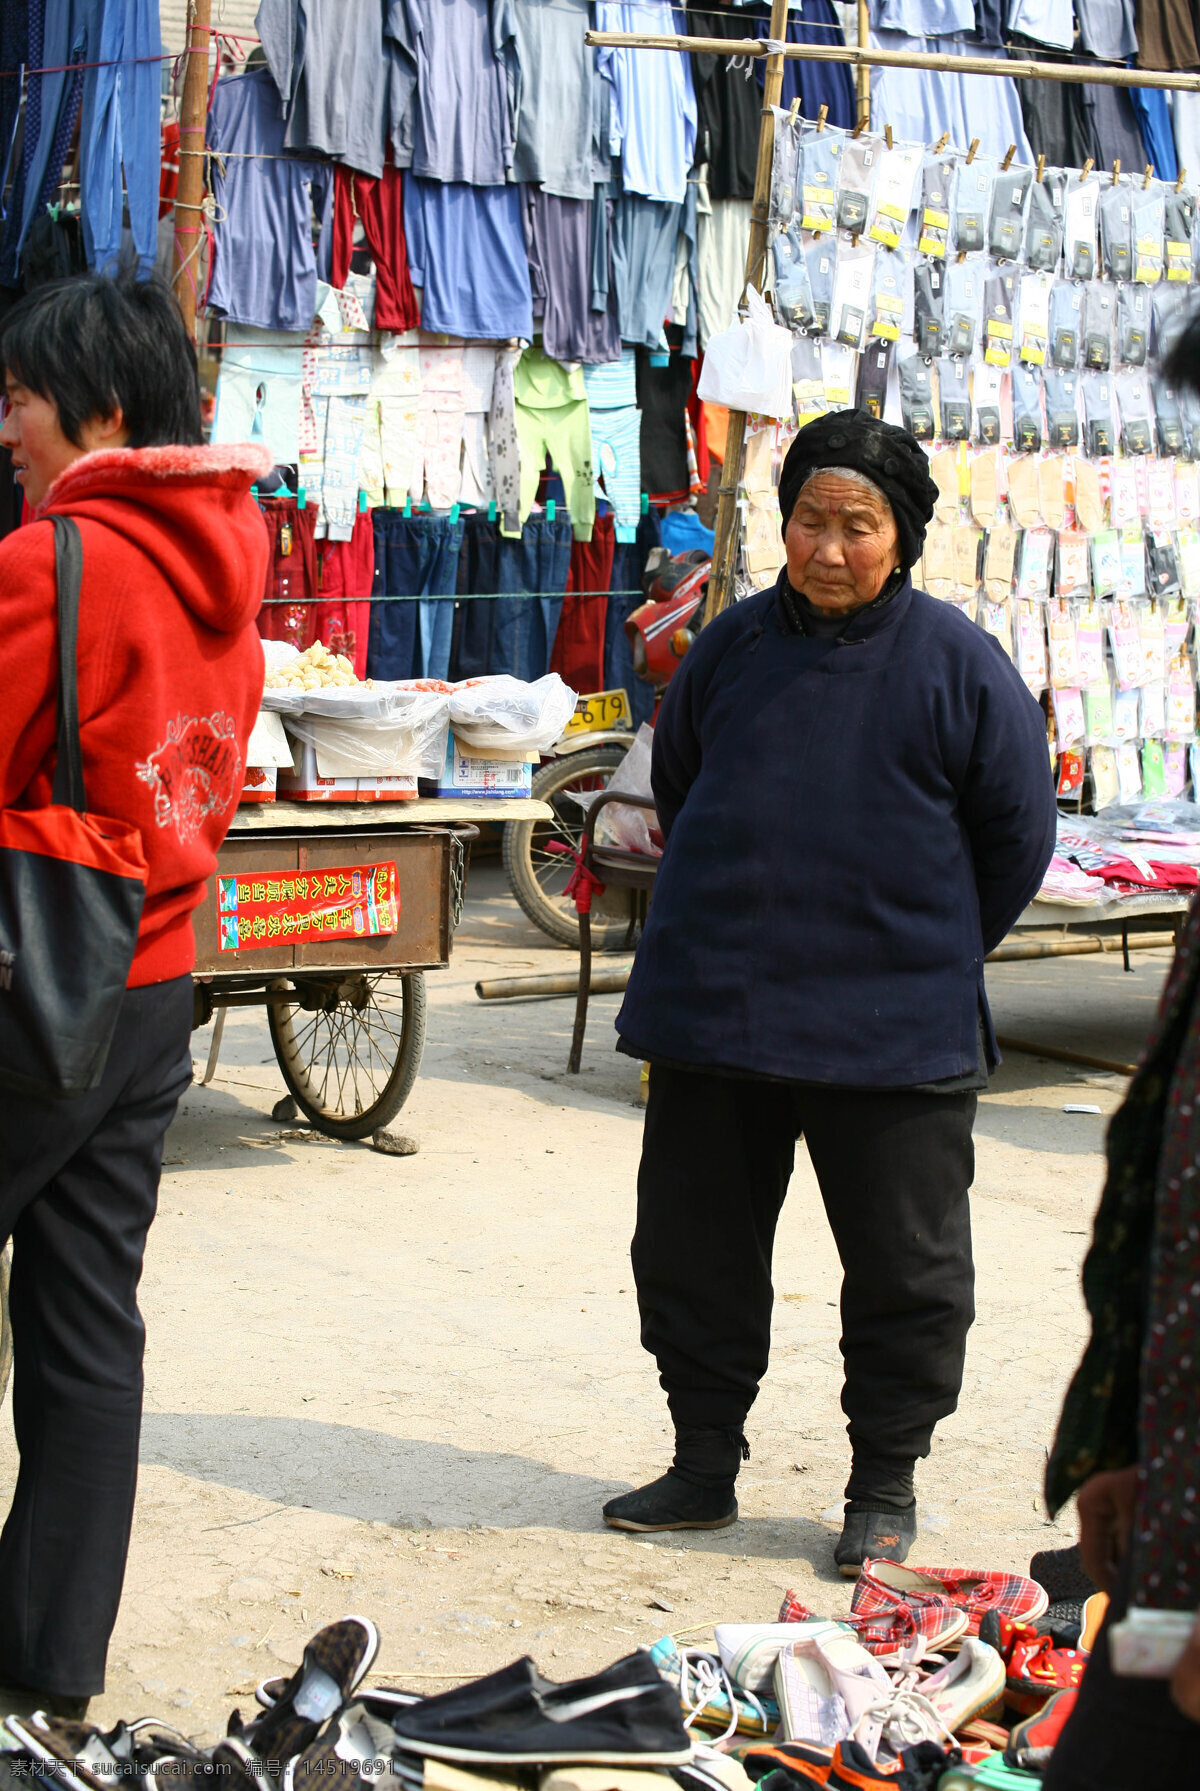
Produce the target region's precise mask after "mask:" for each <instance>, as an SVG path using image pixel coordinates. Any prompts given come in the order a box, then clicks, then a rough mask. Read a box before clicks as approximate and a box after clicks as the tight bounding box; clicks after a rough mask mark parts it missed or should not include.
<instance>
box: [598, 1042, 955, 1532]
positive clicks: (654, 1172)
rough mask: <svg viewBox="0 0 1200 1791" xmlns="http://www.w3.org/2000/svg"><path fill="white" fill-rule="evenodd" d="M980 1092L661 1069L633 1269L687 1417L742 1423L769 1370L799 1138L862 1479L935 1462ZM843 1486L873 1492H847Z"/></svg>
mask: <svg viewBox="0 0 1200 1791" xmlns="http://www.w3.org/2000/svg"><path fill="white" fill-rule="evenodd" d="M975 1104H976V1097H975V1095H974V1094H972V1093H965V1094H917V1093H914V1092H910V1091H908V1090H903V1089H902V1090H897V1091H885V1092H874V1091H869V1090H855V1089H847V1088H813V1087H807V1088H806V1087H801V1086H799V1085H797V1084H789V1083H782V1082H768V1081H763V1080H759V1079H755V1078H751V1077H744V1078H743V1077H734V1076H725V1075H719V1074H717V1075H713V1074H708V1073H706V1072H702V1071H690V1070H676V1069H669V1068H666V1067H665V1066H663V1065H660V1064H654V1065H652V1067H651V1071H650V1094H649V1100H648V1102H647V1106H646V1126H645V1134H644V1139H643V1144H642V1161H641V1168H640V1171H639V1174H638V1210H637V1230H636V1232H635V1234H634V1239H633V1251H632V1256H633V1272H634V1277H635V1279H636V1282H637V1292H638V1308H639V1311H640V1314H641V1325H642V1344H643V1347H644V1348H645V1349H647V1350H648V1351H649V1352H650V1354H651V1355H652V1356H654V1358H655V1359H656V1361H657V1362H658V1367H659V1374H660V1378H661V1382H662V1386H663V1388H664V1390H665V1392H666V1394H667V1398H668V1403H669V1405H670V1408H671V1415H672V1417H673V1419H674V1420H675V1423H676V1424H677V1425H680V1424H682V1425H704V1426H714V1427H718V1428H722V1429H737V1430H740V1429H741V1428H742V1425H743V1424H744V1422H745V1418H746V1414H747V1413H748V1412H749V1410H750V1407H751V1406H752V1405H753V1403H754V1399H755V1396H756V1395H757V1393H758V1387H759V1382H760V1381H761V1380H762V1377H763V1375H764V1374H765V1373H766V1369H767V1358H768V1354H769V1350H770V1341H771V1306H772V1299H773V1292H772V1286H771V1251H772V1246H773V1243H774V1239H775V1226H776V1222H777V1220H778V1218H779V1212H780V1208H781V1207H782V1205H783V1201H784V1196H785V1195H786V1193H787V1188H788V1182H789V1180H790V1178H791V1174H792V1167H793V1162H794V1158H795V1147H796V1141H797V1139H798V1138H799V1137H800V1136H801V1135H803V1137H804V1139H805V1141H806V1143H807V1145H808V1154H809V1158H810V1160H811V1162H812V1166H813V1169H814V1171H815V1173H816V1177H817V1181H818V1183H819V1185H820V1189H821V1197H822V1199H823V1200H824V1203H825V1212H826V1215H827V1217H828V1220H829V1223H830V1226H831V1228H832V1230H833V1235H834V1240H835V1242H836V1244H837V1248H838V1254H839V1256H840V1257H841V1261H842V1269H843V1274H844V1279H843V1282H842V1301H841V1319H842V1338H841V1349H842V1357H843V1360H844V1363H845V1386H844V1389H843V1392H842V1410H843V1411H844V1412H845V1414H846V1416H847V1418H848V1419H849V1423H848V1425H847V1430H848V1431H849V1435H850V1441H851V1445H852V1447H853V1451H854V1458H855V1468H856V1472H859V1473H863V1472H865V1471H866V1470H867V1465H868V1464H869V1463H871V1464H878V1463H896V1464H902V1463H905V1462H907V1463H911V1462H913V1461H914V1460H916V1459H917V1458H918V1457H920V1456H924V1455H928V1453H929V1443H930V1438H931V1436H932V1434H933V1427H934V1425H935V1424H936V1423H937V1421H938V1419H939V1418H944V1417H946V1415H947V1414H948V1413H949V1412H952V1411H953V1410H954V1408H955V1405H956V1404H957V1401H958V1393H959V1388H960V1387H961V1385H962V1371H963V1360H964V1356H965V1352H966V1338H967V1331H968V1329H969V1328H970V1325H971V1322H972V1320H973V1318H974V1316H975V1307H974V1268H973V1265H972V1261H971V1222H970V1211H969V1206H968V1191H969V1189H970V1186H971V1180H972V1177H973V1174H974V1166H975V1157H974V1147H973V1145H972V1141H971V1127H972V1125H973V1123H974V1119H975ZM851 1486H852V1488H853V1490H851V1491H849V1492H848V1496H849V1497H852V1498H855V1497H867V1496H869V1495H870V1493H871V1491H872V1490H873V1488H872V1487H871V1485H870V1484H868V1483H864V1484H862V1485H859V1486H854V1482H853V1480H852V1482H851Z"/></svg>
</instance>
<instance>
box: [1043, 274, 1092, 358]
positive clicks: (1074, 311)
mask: <svg viewBox="0 0 1200 1791" xmlns="http://www.w3.org/2000/svg"><path fill="white" fill-rule="evenodd" d="M1083 292H1084V289H1083V287H1081V286H1077V285H1076V284H1075V283H1074V281H1072V280H1056V281H1055V282H1054V285H1053V286H1052V287H1051V289H1050V363H1051V365H1052V366H1054V367H1061V368H1062V369H1063V371H1064V372H1065V373H1073V372H1074V370H1075V368H1076V367H1077V366H1078V365H1079V338H1080V333H1081V329H1082V324H1083Z"/></svg>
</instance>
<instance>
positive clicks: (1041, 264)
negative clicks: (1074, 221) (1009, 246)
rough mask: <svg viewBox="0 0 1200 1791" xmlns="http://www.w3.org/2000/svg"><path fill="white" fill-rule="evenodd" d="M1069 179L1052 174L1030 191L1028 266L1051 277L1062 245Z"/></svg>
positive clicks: (1026, 238)
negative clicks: (1064, 205)
mask: <svg viewBox="0 0 1200 1791" xmlns="http://www.w3.org/2000/svg"><path fill="white" fill-rule="evenodd" d="M1065 194H1066V175H1065V174H1064V173H1062V172H1061V171H1055V172H1051V173H1048V174H1046V175H1045V177H1044V178H1043V179H1042V180H1035V181H1034V183H1033V185H1032V186H1031V187H1030V189H1029V212H1028V216H1027V217H1026V220H1025V265H1026V267H1028V268H1031V269H1032V270H1033V271H1034V272H1035V273H1044V274H1052V273H1054V271H1055V269H1056V268H1057V267H1058V263H1059V259H1060V257H1061V255H1062V245H1063V199H1064V197H1065Z"/></svg>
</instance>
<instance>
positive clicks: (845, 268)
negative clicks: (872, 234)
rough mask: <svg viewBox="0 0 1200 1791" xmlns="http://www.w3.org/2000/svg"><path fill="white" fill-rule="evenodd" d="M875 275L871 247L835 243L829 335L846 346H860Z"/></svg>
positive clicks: (866, 244)
mask: <svg viewBox="0 0 1200 1791" xmlns="http://www.w3.org/2000/svg"><path fill="white" fill-rule="evenodd" d="M874 275H875V245H874V243H864V244H862V246H861V247H854V248H851V247H850V246H849V245H848V244H846V243H839V245H838V251H837V265H836V267H835V269H834V278H833V334H834V335H835V336H836V338H837V340H838V341H839V342H841V343H843V344H844V345H845V346H846V347H848V348H852V349H854V350H855V352H856V353H857V351H858V350H859V349H860V348H861V347H862V345H863V338H864V335H865V333H866V327H867V318H868V314H869V312H870V309H871V292H872V289H873V285H874Z"/></svg>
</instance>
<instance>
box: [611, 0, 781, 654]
mask: <svg viewBox="0 0 1200 1791" xmlns="http://www.w3.org/2000/svg"><path fill="white" fill-rule="evenodd" d="M787 23H788V0H771V23H770V26H769V30H770V34H771V37H772V39H773V40H774V41H775V42H776V43H781V42H782V41H783V39H784V38H785V37H786V36H787ZM592 35H593V34H592V33H591V32H589V33H588V36H589V38H590V37H591V36H592ZM663 41H664V42H665V41H666V40H665V39H664V40H663ZM680 41H681V42H683V41H684V40H683V39H681V40H680ZM694 41H695V40H694V39H690V38H689V39H688V40H687V42H688V43H689V44H691V43H693V42H694ZM762 47H763V52H764V53H765V50H766V45H765V44H764V45H763V46H762ZM729 53H730V52H729V50H728V48H726V49H724V50H722V51H719V52H718V54H720V55H726V56H727V55H729ZM782 92H783V57H782V56H781V55H779V54H778V53H777V54H775V55H773V56H768V57H767V66H766V69H765V71H764V79H763V103H762V121H761V123H760V124H759V127H758V162H757V164H756V166H755V170H754V202H753V204H752V205H751V207H750V241H749V244H748V245H747V248H746V280H745V284H746V285H747V286H754V287H755V288H756V289H757V290H758V291H759V292H761V291H762V286H763V271H764V264H765V258H766V252H767V225H768V223H769V221H770V206H771V163H772V160H773V159H774V155H775V120H774V118H773V117H772V114H771V108H772V106H777V105H778V104H779V96H780V94H781V93H782ZM745 447H746V413H745V411H744V410H731V411H730V413H729V422H728V425H727V427H726V430H725V458H724V461H723V462H722V467H721V472H722V478H721V485H720V490H719V492H718V495H717V517H716V527H715V537H714V541H713V561H712V573H711V575H710V577H709V581H708V596H707V598H706V600H705V604H704V621H705V622H711V621H712V619H713V617H714V616H718V615H720V613H721V611H722V610H723V609H728V607H729V604H730V602H731V600H732V595H733V562H734V558H735V556H736V554H737V546H738V534H739V530H738V507H737V505H738V497H737V494H738V486H739V485H740V484H741V479H742V456H743V454H744V452H745Z"/></svg>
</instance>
